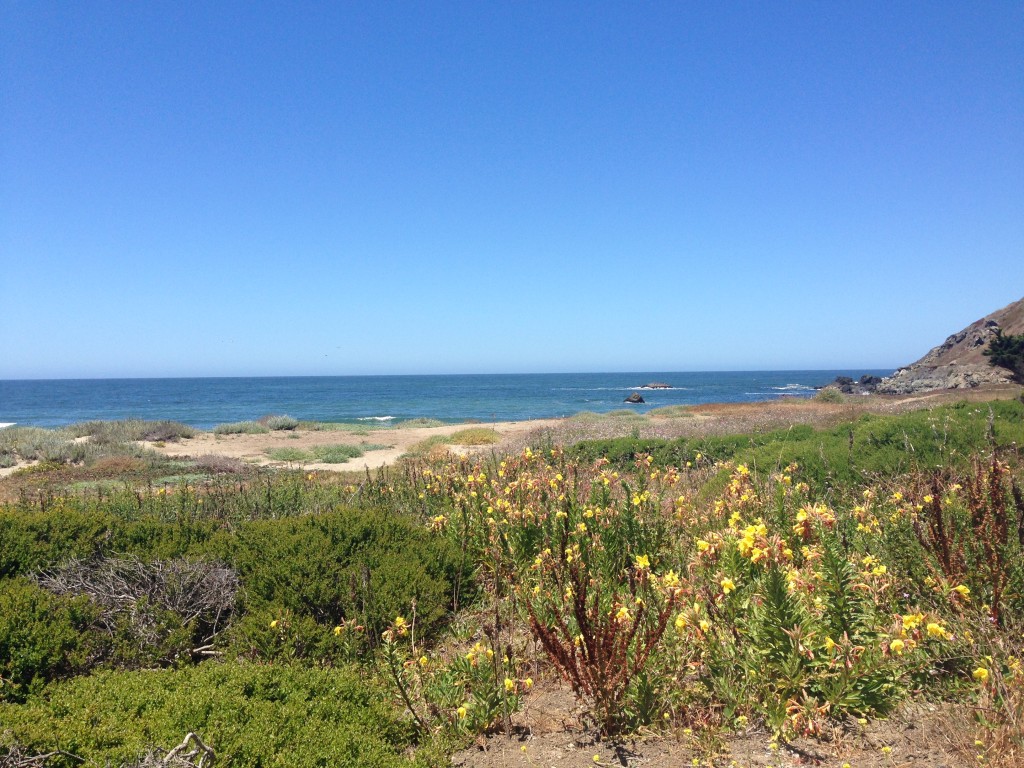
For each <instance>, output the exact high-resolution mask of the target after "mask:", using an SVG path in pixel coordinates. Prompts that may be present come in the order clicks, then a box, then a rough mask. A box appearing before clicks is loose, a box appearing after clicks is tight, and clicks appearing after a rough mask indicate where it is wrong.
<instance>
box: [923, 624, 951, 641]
mask: <svg viewBox="0 0 1024 768" xmlns="http://www.w3.org/2000/svg"><path fill="white" fill-rule="evenodd" d="M925 630H926V631H927V632H928V635H929V636H930V637H939V638H942V639H946V638H948V637H949V632H948V631H946V628H945V627H944V626H942V625H941V624H939V623H938V622H936V621H932V622H929V624H928V626H926V627H925Z"/></svg>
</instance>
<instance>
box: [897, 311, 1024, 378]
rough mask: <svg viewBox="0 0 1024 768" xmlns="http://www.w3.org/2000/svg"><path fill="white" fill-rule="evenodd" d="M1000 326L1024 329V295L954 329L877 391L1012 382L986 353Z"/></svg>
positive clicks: (1012, 331) (1014, 330) (1004, 329)
mask: <svg viewBox="0 0 1024 768" xmlns="http://www.w3.org/2000/svg"><path fill="white" fill-rule="evenodd" d="M998 330H1001V331H1002V332H1003V333H1004V334H1007V335H1011V334H1021V333H1024V298H1022V299H1019V300H1017V301H1015V302H1013V303H1012V304H1008V305H1007V306H1005V307H1003V308H1002V309H999V310H996V311H995V312H993V313H991V314H990V315H986V316H985V317H983V318H981V319H980V320H976V321H975V322H973V323H971V324H970V325H969V326H967V327H966V328H964V329H963V330H962V331H959V332H957V333H954V334H953V335H952V336H950V337H949V338H947V339H946V340H945V341H944V342H942V343H941V344H940V345H938V346H937V347H935V348H933V349H932V350H931V351H929V352H928V354H926V355H925V356H924V357H922V358H921V359H920V360H918V361H917V362H915V363H912V364H911V365H908V366H906V367H904V368H900V369H899V370H898V371H896V372H895V373H894V374H893V375H892V376H887V377H886V378H884V379H883V380H882V383H881V384H880V385H879V386H878V390H877V391H879V392H884V393H889V394H912V393H914V392H925V391H928V390H934V389H973V388H974V387H979V386H981V385H983V384H1006V383H1008V382H1009V381H1010V374H1009V373H1008V372H1007V371H1005V370H1004V369H1002V368H994V367H992V366H991V365H989V363H988V358H987V357H985V355H984V354H983V353H984V351H985V349H986V348H987V347H988V343H989V340H990V339H991V338H992V337H993V336H995V334H996V331H998Z"/></svg>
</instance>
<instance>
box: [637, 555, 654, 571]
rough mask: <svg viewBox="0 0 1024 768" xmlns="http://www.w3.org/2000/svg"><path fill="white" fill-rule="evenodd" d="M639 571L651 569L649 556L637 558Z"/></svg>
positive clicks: (638, 556)
mask: <svg viewBox="0 0 1024 768" xmlns="http://www.w3.org/2000/svg"><path fill="white" fill-rule="evenodd" d="M636 567H637V570H640V571H643V570H646V569H647V568H650V567H651V559H650V558H649V557H648V556H647V555H637V556H636Z"/></svg>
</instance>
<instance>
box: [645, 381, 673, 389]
mask: <svg viewBox="0 0 1024 768" xmlns="http://www.w3.org/2000/svg"><path fill="white" fill-rule="evenodd" d="M643 389H672V385H671V384H666V383H665V382H663V381H652V382H651V383H650V384H644V386H643Z"/></svg>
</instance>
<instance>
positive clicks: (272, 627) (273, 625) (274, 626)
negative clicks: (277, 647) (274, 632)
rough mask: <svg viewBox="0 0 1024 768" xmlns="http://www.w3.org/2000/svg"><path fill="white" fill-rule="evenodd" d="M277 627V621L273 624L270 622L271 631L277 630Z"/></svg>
mask: <svg viewBox="0 0 1024 768" xmlns="http://www.w3.org/2000/svg"><path fill="white" fill-rule="evenodd" d="M277 625H278V621H277V619H274V620H273V621H272V622H270V628H271V629H277Z"/></svg>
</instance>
